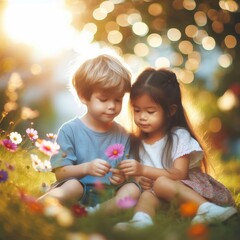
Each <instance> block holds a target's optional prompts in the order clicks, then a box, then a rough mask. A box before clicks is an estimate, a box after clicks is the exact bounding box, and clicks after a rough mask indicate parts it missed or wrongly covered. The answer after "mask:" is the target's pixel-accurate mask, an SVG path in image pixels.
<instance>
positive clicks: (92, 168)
mask: <svg viewBox="0 0 240 240" xmlns="http://www.w3.org/2000/svg"><path fill="white" fill-rule="evenodd" d="M110 168H111V166H110V164H109V163H108V162H107V161H105V160H103V159H95V160H93V161H91V162H89V163H88V167H87V174H88V175H91V176H97V177H103V176H105V175H106V174H107V173H108V172H109V170H110Z"/></svg>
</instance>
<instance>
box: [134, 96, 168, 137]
mask: <svg viewBox="0 0 240 240" xmlns="http://www.w3.org/2000/svg"><path fill="white" fill-rule="evenodd" d="M132 106H133V110H134V122H135V123H136V125H137V126H138V127H139V128H140V130H141V131H142V132H144V133H146V134H147V136H148V137H147V138H148V139H149V140H150V139H152V140H153V141H157V140H159V139H161V138H162V137H163V136H164V123H165V113H164V110H163V108H162V107H161V106H160V105H158V104H157V103H155V102H154V101H153V100H152V98H151V97H150V96H149V95H148V94H144V95H141V96H139V97H136V98H135V99H134V100H132Z"/></svg>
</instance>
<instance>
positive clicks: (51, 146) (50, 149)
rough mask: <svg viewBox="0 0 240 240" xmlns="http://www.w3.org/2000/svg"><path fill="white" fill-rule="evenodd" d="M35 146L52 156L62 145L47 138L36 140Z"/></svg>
mask: <svg viewBox="0 0 240 240" xmlns="http://www.w3.org/2000/svg"><path fill="white" fill-rule="evenodd" d="M35 146H36V147H37V148H38V149H39V150H40V151H41V152H43V153H45V154H47V155H48V156H52V155H54V154H57V153H58V151H59V149H60V146H59V145H58V144H57V143H53V142H51V141H47V140H40V139H38V141H36V143H35Z"/></svg>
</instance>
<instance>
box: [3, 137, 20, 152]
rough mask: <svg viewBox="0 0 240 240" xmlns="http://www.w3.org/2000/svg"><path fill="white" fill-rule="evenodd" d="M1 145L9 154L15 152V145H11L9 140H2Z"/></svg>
mask: <svg viewBox="0 0 240 240" xmlns="http://www.w3.org/2000/svg"><path fill="white" fill-rule="evenodd" d="M2 145H3V146H4V147H5V148H6V149H7V150H9V151H10V152H15V151H16V150H17V144H16V143H13V142H12V141H11V140H9V139H4V140H2Z"/></svg>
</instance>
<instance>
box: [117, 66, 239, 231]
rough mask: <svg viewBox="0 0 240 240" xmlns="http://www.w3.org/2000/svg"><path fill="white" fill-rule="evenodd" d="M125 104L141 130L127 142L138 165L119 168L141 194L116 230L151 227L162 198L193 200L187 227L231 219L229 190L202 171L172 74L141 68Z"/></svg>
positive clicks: (130, 163) (199, 153)
mask: <svg viewBox="0 0 240 240" xmlns="http://www.w3.org/2000/svg"><path fill="white" fill-rule="evenodd" d="M130 102H131V105H132V107H133V110H134V121H135V123H136V125H137V127H138V128H139V130H140V133H139V136H138V137H137V138H136V139H135V140H134V141H133V142H132V145H133V153H134V156H135V159H139V161H136V160H134V161H133V160H132V159H131V160H124V161H122V162H121V163H120V165H119V167H120V169H121V170H122V171H123V172H124V174H125V175H126V176H141V180H140V184H141V185H142V188H143V189H144V190H145V191H144V192H143V193H142V195H141V197H140V199H139V201H138V204H137V206H136V207H135V215H134V216H133V218H132V220H130V222H128V223H118V224H117V226H116V228H118V229H119V228H120V229H122V228H124V229H125V228H126V227H129V226H133V227H145V226H149V225H151V224H153V221H152V218H153V217H154V216H155V214H156V209H157V208H158V207H159V205H160V201H161V200H165V201H169V202H170V201H172V200H177V202H178V203H179V204H180V203H184V202H188V201H191V202H195V203H196V204H197V205H198V211H197V214H196V216H195V217H194V218H193V220H192V223H200V222H201V223H203V222H208V223H212V222H214V221H225V220H226V219H228V218H229V217H231V216H232V215H234V214H235V213H236V212H237V210H236V209H235V207H234V206H235V203H234V201H233V199H232V196H231V194H230V192H229V191H228V190H227V189H226V188H225V187H224V186H223V185H222V184H221V183H219V182H218V181H216V180H215V179H213V178H212V177H211V176H209V175H208V174H206V173H205V172H204V171H202V170H201V169H206V164H205V158H204V151H203V148H202V146H201V145H200V144H199V143H198V141H197V138H196V137H195V135H194V133H193V131H192V130H191V128H190V124H189V122H188V120H187V117H186V115H185V111H184V108H183V105H182V101H181V91H180V86H179V83H178V81H177V79H176V75H175V74H174V73H173V72H171V71H169V70H166V69H159V70H155V69H152V68H148V69H146V70H145V71H143V72H142V73H141V74H140V75H139V77H138V78H137V80H136V82H135V83H134V84H133V86H132V90H131V93H130ZM204 166H205V168H203V167H204Z"/></svg>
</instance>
